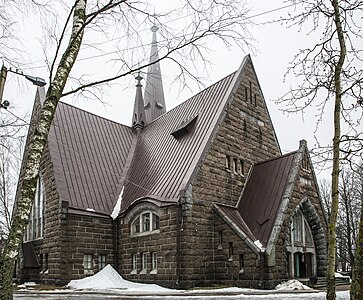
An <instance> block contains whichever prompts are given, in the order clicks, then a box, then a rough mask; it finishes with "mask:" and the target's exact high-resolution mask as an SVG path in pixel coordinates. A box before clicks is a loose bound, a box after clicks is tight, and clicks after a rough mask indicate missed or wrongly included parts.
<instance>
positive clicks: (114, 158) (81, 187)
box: [48, 102, 136, 215]
mask: <svg viewBox="0 0 363 300" xmlns="http://www.w3.org/2000/svg"><path fill="white" fill-rule="evenodd" d="M135 138H136V136H135V134H134V133H133V131H132V129H131V128H130V127H127V126H124V125H121V124H118V123H115V122H112V121H110V120H107V119H104V118H101V117H99V116H96V115H94V114H91V113H88V112H86V111H84V110H81V109H78V108H76V107H73V106H71V105H68V104H65V103H62V102H60V103H59V104H58V107H57V110H56V113H55V117H54V120H53V124H52V127H51V131H50V134H49V137H48V146H49V150H50V155H51V159H52V162H53V170H54V175H55V180H56V184H57V189H58V192H59V195H60V198H61V200H62V201H68V202H69V207H70V208H74V209H79V210H83V211H85V210H87V209H88V210H89V211H95V212H97V213H102V214H106V215H110V214H111V212H112V210H113V207H114V205H115V202H116V200H117V198H118V194H119V193H120V191H121V187H122V185H123V182H121V180H122V177H123V176H122V174H123V172H124V171H125V170H124V167H125V164H126V160H127V158H128V155H129V152H130V147H131V145H132V140H133V139H135Z"/></svg>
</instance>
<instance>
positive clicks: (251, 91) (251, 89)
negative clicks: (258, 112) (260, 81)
mask: <svg viewBox="0 0 363 300" xmlns="http://www.w3.org/2000/svg"><path fill="white" fill-rule="evenodd" d="M250 102H251V104H253V100H252V82H251V81H250Z"/></svg>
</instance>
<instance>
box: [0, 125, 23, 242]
mask: <svg viewBox="0 0 363 300" xmlns="http://www.w3.org/2000/svg"><path fill="white" fill-rule="evenodd" d="M24 129H25V128H24ZM23 131H24V130H23ZM23 138H24V136H23V135H19V136H18V137H16V138H15V137H14V136H12V138H0V239H5V238H6V237H7V235H8V233H9V231H10V227H11V214H12V207H13V203H14V197H15V189H16V184H17V180H18V170H19V165H20V162H21V156H20V155H21V152H22V144H23V143H22V141H23Z"/></svg>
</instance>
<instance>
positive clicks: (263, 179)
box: [237, 152, 297, 246]
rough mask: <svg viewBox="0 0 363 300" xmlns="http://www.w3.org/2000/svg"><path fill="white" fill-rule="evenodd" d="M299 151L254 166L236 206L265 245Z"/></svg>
mask: <svg viewBox="0 0 363 300" xmlns="http://www.w3.org/2000/svg"><path fill="white" fill-rule="evenodd" d="M296 153H297V152H292V153H289V154H286V155H283V156H279V157H277V158H275V159H271V160H268V161H265V162H261V163H258V164H256V165H254V167H253V169H252V171H251V174H250V177H249V178H248V181H247V183H246V186H245V188H244V191H243V193H242V196H241V199H240V201H239V203H238V205H237V208H238V211H239V213H240V214H241V217H242V218H243V220H244V221H245V222H246V224H247V226H248V228H249V229H250V230H251V231H252V233H253V235H254V236H255V237H256V238H257V239H258V240H260V242H262V244H263V245H264V246H266V244H267V242H268V239H269V237H270V234H271V230H272V228H273V225H274V223H275V219H276V217H277V213H278V210H279V207H280V204H281V200H282V197H283V194H284V192H285V190H286V186H287V183H288V178H289V174H290V171H291V168H292V166H293V163H294V160H295V155H296Z"/></svg>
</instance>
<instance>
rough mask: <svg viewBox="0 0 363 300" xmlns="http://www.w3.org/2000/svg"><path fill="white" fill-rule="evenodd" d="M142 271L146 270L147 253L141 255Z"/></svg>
mask: <svg viewBox="0 0 363 300" xmlns="http://www.w3.org/2000/svg"><path fill="white" fill-rule="evenodd" d="M142 270H143V271H146V270H147V253H143V254H142Z"/></svg>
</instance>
